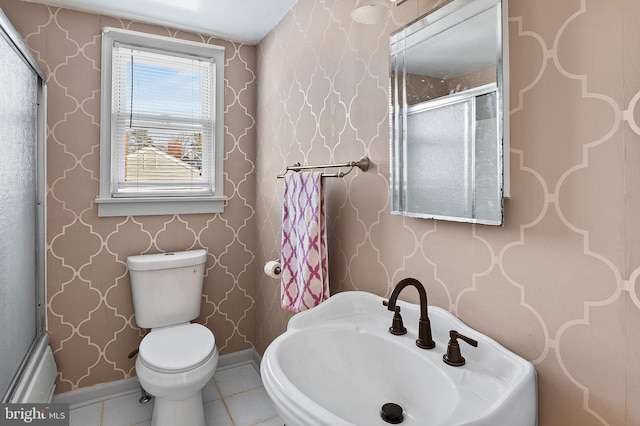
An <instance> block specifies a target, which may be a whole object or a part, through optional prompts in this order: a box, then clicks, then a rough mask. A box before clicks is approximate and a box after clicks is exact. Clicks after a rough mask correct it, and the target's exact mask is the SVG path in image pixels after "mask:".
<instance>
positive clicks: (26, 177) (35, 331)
mask: <svg viewBox="0 0 640 426" xmlns="http://www.w3.org/2000/svg"><path fill="white" fill-rule="evenodd" d="M44 100H45V86H44V74H43V73H42V71H41V70H40V68H39V67H38V65H37V64H36V62H35V60H34V59H33V57H32V56H31V55H30V53H29V51H28V49H27V48H26V46H25V45H24V44H23V42H22V40H21V38H20V36H19V35H18V33H17V32H16V31H15V30H14V29H13V27H12V26H11V24H10V23H9V21H8V19H7V17H6V16H5V15H4V13H3V12H2V10H1V9H0V396H2V402H50V400H51V397H52V394H53V388H54V384H55V377H56V374H57V373H56V371H55V362H54V361H53V356H52V354H51V349H50V348H49V345H48V340H47V334H46V316H45V306H46V300H45V204H44V203H45V196H46V187H45V144H44V141H45V105H44Z"/></svg>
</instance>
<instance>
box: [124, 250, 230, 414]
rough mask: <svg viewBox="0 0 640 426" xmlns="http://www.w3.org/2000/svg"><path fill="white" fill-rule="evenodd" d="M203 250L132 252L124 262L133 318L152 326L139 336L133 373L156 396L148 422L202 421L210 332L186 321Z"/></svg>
mask: <svg viewBox="0 0 640 426" xmlns="http://www.w3.org/2000/svg"><path fill="white" fill-rule="evenodd" d="M205 262H206V252H205V251H204V250H193V251H185V252H176V253H166V254H153V255H140V256H131V257H129V258H128V259H127V267H128V269H129V273H130V276H131V290H132V295H133V301H134V311H135V316H136V322H137V323H138V325H139V326H140V327H143V328H151V332H150V333H148V334H147V335H146V336H145V337H144V338H143V339H142V341H141V342H140V347H139V352H138V359H137V360H136V374H137V375H138V380H139V381H140V385H141V386H142V387H143V389H144V390H145V391H147V392H148V393H149V394H151V395H153V396H154V397H155V403H154V407H153V415H152V418H151V424H152V425H153V426H169V425H171V426H175V425H185V426H206V421H205V416H204V406H203V401H202V389H203V388H204V386H205V385H206V384H207V383H208V382H209V381H210V380H211V379H212V378H213V374H214V372H215V370H216V367H217V365H218V357H219V355H218V349H217V348H216V344H215V343H216V342H215V337H214V335H213V333H212V332H211V331H210V330H209V329H208V328H206V327H205V326H203V325H200V324H192V323H190V322H189V321H191V320H193V319H195V318H197V317H198V315H199V314H200V299H201V295H202V282H203V278H204V264H205Z"/></svg>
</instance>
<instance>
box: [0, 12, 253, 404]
mask: <svg viewBox="0 0 640 426" xmlns="http://www.w3.org/2000/svg"><path fill="white" fill-rule="evenodd" d="M0 7H2V10H3V11H4V12H5V14H6V15H7V16H8V17H9V19H10V20H11V22H12V23H13V25H14V26H15V27H16V29H17V30H18V31H19V32H20V34H21V35H22V36H23V38H24V40H25V41H26V43H27V45H28V46H29V47H30V48H31V49H32V51H33V53H34V56H35V57H36V59H37V60H38V62H39V63H40V66H41V67H42V68H43V70H44V71H45V74H46V82H47V90H48V105H47V106H48V114H47V121H48V137H47V181H48V198H47V203H48V205H47V209H48V211H47V233H48V235H47V243H48V247H47V248H48V250H47V253H48V256H47V262H48V265H47V266H48V273H47V280H48V282H47V287H48V288H47V292H48V311H47V318H48V327H49V332H50V337H51V344H52V348H53V351H54V356H55V359H56V362H57V364H58V369H59V370H60V382H59V385H58V388H57V392H65V391H69V390H73V389H77V388H81V387H85V386H90V385H94V384H97V383H103V382H109V381H113V380H118V379H122V378H126V377H129V376H131V375H133V374H135V373H134V362H135V358H134V359H128V358H127V354H128V353H129V352H130V351H131V350H132V349H135V348H136V347H137V345H138V342H139V341H140V339H141V332H140V331H139V330H138V328H137V326H136V324H135V321H134V317H133V305H132V301H131V290H130V286H129V276H128V274H127V273H126V268H125V261H126V258H127V256H129V255H132V254H140V253H157V252H164V251H176V250H184V249H194V248H205V249H207V251H208V253H209V256H208V260H207V266H206V268H207V269H206V278H205V284H204V296H203V307H202V314H201V317H200V318H199V319H198V320H199V322H201V323H203V324H205V325H206V326H207V327H209V328H211V329H212V330H214V332H215V337H216V344H217V346H218V349H220V351H221V353H229V352H235V351H238V350H241V349H246V348H250V347H251V346H252V343H253V333H254V330H255V326H254V323H255V319H254V312H255V311H254V305H255V299H254V293H255V286H254V281H255V278H254V269H253V261H254V255H253V247H255V214H254V207H253V205H254V199H255V181H254V179H253V169H254V166H253V163H254V157H255V116H256V113H255V107H256V100H255V96H256V75H255V72H254V70H255V56H256V48H255V46H248V45H242V44H235V43H230V42H226V41H221V40H215V39H211V38H210V37H206V36H203V35H198V34H190V33H185V32H180V31H175V30H171V29H167V28H161V27H156V26H150V25H144V24H140V23H134V22H131V21H126V20H120V19H114V18H109V17H104V16H98V15H91V14H86V13H80V12H74V11H70V10H65V9H58V8H50V7H46V6H42V5H38V4H33V3H22V2H18V1H15V0H0ZM103 26H112V27H118V28H127V29H130V30H136V31H143V32H148V33H153V34H160V35H164V36H171V37H177V38H183V39H188V40H195V41H200V42H204V43H214V44H220V45H223V46H224V47H225V48H226V51H225V61H226V63H225V80H226V92H225V101H226V110H225V130H226V134H225V170H224V172H225V182H224V185H225V188H224V194H225V195H226V196H228V197H229V201H228V203H227V206H226V209H225V212H224V213H223V214H219V215H213V214H212V215H180V216H140V217H116V218H98V217H97V208H96V205H95V202H94V200H95V197H96V196H97V194H98V179H99V158H98V156H99V144H100V140H99V123H100V53H101V35H100V31H101V28H102V27H103Z"/></svg>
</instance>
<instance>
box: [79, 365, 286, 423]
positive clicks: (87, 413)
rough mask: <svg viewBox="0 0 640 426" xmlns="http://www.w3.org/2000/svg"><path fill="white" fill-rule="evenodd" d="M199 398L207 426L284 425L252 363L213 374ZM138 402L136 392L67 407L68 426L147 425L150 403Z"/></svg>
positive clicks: (150, 411) (150, 408) (149, 417)
mask: <svg viewBox="0 0 640 426" xmlns="http://www.w3.org/2000/svg"><path fill="white" fill-rule="evenodd" d="M202 397H203V398H202V399H203V400H204V410H205V416H206V419H207V423H208V424H209V426H282V425H284V421H283V420H282V419H281V418H280V417H279V416H278V413H277V412H276V409H275V407H274V406H273V403H272V402H271V399H269V395H267V392H266V391H265V390H264V387H263V386H262V380H261V379H260V374H259V373H258V371H257V370H256V368H255V366H254V365H253V364H252V363H248V364H242V365H236V366H231V367H226V368H222V369H219V370H217V371H216V373H215V375H214V376H213V380H212V381H211V382H210V383H209V384H207V386H205V388H204V390H203V392H202ZM139 398H140V392H139V391H136V392H134V393H131V394H127V395H123V396H119V397H117V398H112V399H105V400H104V401H101V402H97V403H95V404H91V405H86V406H84V407H79V408H74V407H71V410H70V413H69V417H70V426H130V425H135V426H148V425H151V413H152V412H153V399H152V400H151V401H149V402H148V403H146V404H140V403H139V402H138V399H139ZM181 426H182V425H181ZM183 426H188V425H183Z"/></svg>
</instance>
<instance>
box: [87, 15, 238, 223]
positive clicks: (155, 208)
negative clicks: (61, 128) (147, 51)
mask: <svg viewBox="0 0 640 426" xmlns="http://www.w3.org/2000/svg"><path fill="white" fill-rule="evenodd" d="M114 43H125V44H133V45H137V46H139V47H143V48H151V49H155V50H160V51H166V52H167V54H171V53H172V52H175V53H178V54H190V55H195V56H201V57H205V58H210V59H212V60H213V61H214V62H215V64H216V67H215V70H216V71H215V83H214V84H215V99H214V102H215V105H214V108H215V112H214V123H215V124H214V125H215V127H214V131H213V145H214V146H213V161H212V168H213V171H212V173H213V175H214V176H213V179H214V185H213V194H212V195H206V196H189V195H181V196H162V197H160V196H148V197H140V196H135V197H134V196H132V197H126V196H124V197H123V196H122V194H119V195H118V196H114V191H113V189H112V170H113V168H112V158H113V150H114V149H115V142H112V134H111V133H112V125H111V124H112V123H111V102H112V60H111V59H112V50H113V45H114ZM223 102H224V47H222V46H215V45H210V44H204V43H197V42H192V41H185V40H179V39H175V38H170V37H162V36H157V35H151V34H145V33H139V32H135V31H129V30H122V29H117V28H109V27H105V28H103V30H102V99H101V114H100V120H101V121H100V194H99V196H98V197H97V198H96V203H97V204H98V216H100V217H108V216H146V215H162V214H195V213H221V212H222V211H223V209H224V203H225V200H226V198H225V197H224V195H223V192H222V191H223V188H224V180H223V178H224V174H223V169H222V166H223V156H224V122H223V118H224V103H223Z"/></svg>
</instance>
